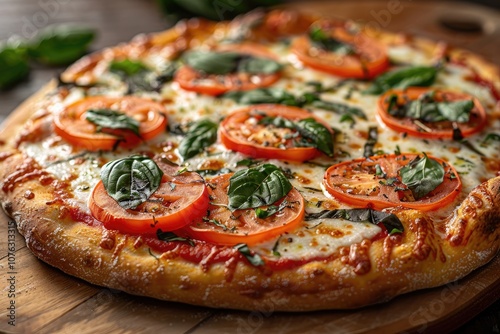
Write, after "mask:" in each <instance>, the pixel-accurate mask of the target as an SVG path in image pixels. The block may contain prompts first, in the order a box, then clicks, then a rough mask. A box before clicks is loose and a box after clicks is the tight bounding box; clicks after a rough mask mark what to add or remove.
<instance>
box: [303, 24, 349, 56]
mask: <svg viewBox="0 0 500 334" xmlns="http://www.w3.org/2000/svg"><path fill="white" fill-rule="evenodd" d="M309 39H310V40H311V42H312V43H313V45H314V46H316V47H317V48H320V49H323V50H327V51H331V52H335V53H339V54H342V55H351V54H355V53H356V50H355V49H354V48H353V47H352V45H350V44H348V43H344V42H342V41H340V40H338V39H336V38H333V37H332V36H330V35H329V34H328V33H327V32H325V31H324V30H323V29H321V28H320V27H313V28H312V29H310V30H309Z"/></svg>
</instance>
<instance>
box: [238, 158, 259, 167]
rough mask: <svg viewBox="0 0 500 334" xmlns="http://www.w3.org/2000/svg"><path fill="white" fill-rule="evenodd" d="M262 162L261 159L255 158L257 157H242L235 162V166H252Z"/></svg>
mask: <svg viewBox="0 0 500 334" xmlns="http://www.w3.org/2000/svg"><path fill="white" fill-rule="evenodd" d="M260 164H262V160H257V159H251V158H247V159H242V160H240V161H238V162H237V163H236V166H238V167H240V166H245V167H253V166H257V165H260Z"/></svg>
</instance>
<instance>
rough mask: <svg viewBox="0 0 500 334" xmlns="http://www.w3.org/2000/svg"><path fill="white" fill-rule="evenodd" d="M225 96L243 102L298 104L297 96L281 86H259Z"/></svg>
mask: <svg viewBox="0 0 500 334" xmlns="http://www.w3.org/2000/svg"><path fill="white" fill-rule="evenodd" d="M224 97H226V98H229V99H232V100H234V101H236V102H238V103H241V104H259V103H274V104H284V105H290V106H297V105H298V103H297V101H296V99H295V96H293V95H292V94H290V93H288V92H286V91H285V90H283V89H280V88H257V89H252V90H247V91H233V92H229V93H226V94H224Z"/></svg>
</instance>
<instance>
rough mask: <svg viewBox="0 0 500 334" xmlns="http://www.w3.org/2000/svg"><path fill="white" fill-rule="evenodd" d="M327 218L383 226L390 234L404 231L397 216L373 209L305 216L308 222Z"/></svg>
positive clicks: (342, 210)
mask: <svg viewBox="0 0 500 334" xmlns="http://www.w3.org/2000/svg"><path fill="white" fill-rule="evenodd" d="M327 218H333V219H345V220H348V221H351V222H355V223H364V222H368V223H371V224H375V225H378V224H383V225H384V226H385V228H386V229H387V231H388V232H389V234H393V233H402V232H403V231H404V226H403V224H402V223H401V220H399V218H398V217H397V216H396V215H395V214H393V213H387V212H382V211H375V210H373V209H337V210H323V211H320V212H317V213H307V214H306V216H305V220H306V221H308V220H314V219H327Z"/></svg>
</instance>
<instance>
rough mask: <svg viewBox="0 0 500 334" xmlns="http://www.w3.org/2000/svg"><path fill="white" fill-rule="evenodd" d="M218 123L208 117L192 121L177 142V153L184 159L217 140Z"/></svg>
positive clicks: (201, 150)
mask: <svg viewBox="0 0 500 334" xmlns="http://www.w3.org/2000/svg"><path fill="white" fill-rule="evenodd" d="M217 128H218V125H217V124H216V123H214V122H212V121H211V120H209V119H202V120H199V121H198V122H196V123H193V124H192V125H191V126H190V127H189V130H188V132H187V134H186V137H184V139H182V141H181V142H180V144H179V153H180V154H181V155H182V157H183V158H184V159H185V160H186V159H189V158H192V157H194V156H195V155H197V154H198V153H201V152H203V150H204V149H205V148H206V147H208V146H210V145H212V144H213V143H215V141H216V140H217Z"/></svg>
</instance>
